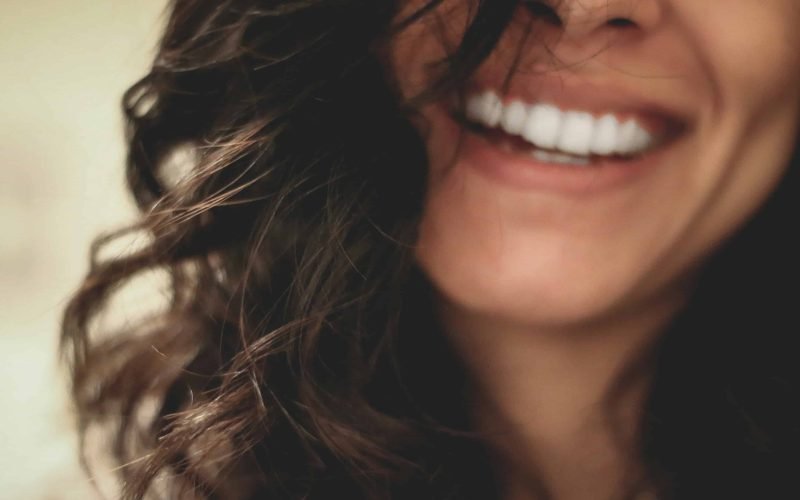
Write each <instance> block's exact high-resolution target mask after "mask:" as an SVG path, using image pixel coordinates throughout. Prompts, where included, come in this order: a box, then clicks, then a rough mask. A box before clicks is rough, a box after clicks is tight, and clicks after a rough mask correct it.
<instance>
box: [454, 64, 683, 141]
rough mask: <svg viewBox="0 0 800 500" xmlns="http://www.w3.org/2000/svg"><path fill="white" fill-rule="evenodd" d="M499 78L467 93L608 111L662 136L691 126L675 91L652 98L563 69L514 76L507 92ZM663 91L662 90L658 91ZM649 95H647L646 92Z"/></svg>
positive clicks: (477, 84) (482, 82) (479, 82)
mask: <svg viewBox="0 0 800 500" xmlns="http://www.w3.org/2000/svg"><path fill="white" fill-rule="evenodd" d="M503 88H504V87H503V83H502V80H500V81H497V82H494V81H492V80H490V79H482V80H476V81H474V82H472V83H471V84H470V85H468V86H467V87H466V89H465V90H466V95H470V94H472V93H473V92H481V91H485V90H493V91H496V92H498V93H499V94H500V95H501V96H502V98H503V100H504V101H506V102H509V101H512V100H515V99H516V100H520V101H522V102H525V103H528V104H536V103H547V104H552V105H555V106H557V107H558V108H560V109H562V110H565V111H567V110H575V111H584V112H589V113H592V114H595V115H597V116H600V115H603V114H607V113H611V114H614V115H617V116H619V117H620V118H635V119H637V120H638V121H640V122H641V123H642V124H643V125H644V126H646V127H647V128H648V129H651V130H653V131H655V132H659V133H660V134H664V135H673V134H677V133H678V132H680V131H683V130H685V129H686V128H688V127H689V126H690V124H691V123H692V120H693V113H695V112H696V108H694V109H693V108H692V107H691V102H690V101H689V100H687V99H681V98H680V97H679V96H678V95H677V93H671V94H670V95H667V96H666V97H665V98H661V99H655V98H653V97H652V95H653V92H649V91H648V90H647V89H641V88H630V87H629V86H624V85H620V84H618V83H613V82H599V81H591V80H587V79H584V78H578V77H573V76H570V75H568V74H564V73H563V72H559V73H557V74H544V75H537V76H536V77H533V78H514V79H512V82H511V84H510V85H509V86H508V88H507V89H506V91H505V92H504V91H503ZM659 93H660V94H664V92H663V91H661V92H659ZM648 94H649V95H648Z"/></svg>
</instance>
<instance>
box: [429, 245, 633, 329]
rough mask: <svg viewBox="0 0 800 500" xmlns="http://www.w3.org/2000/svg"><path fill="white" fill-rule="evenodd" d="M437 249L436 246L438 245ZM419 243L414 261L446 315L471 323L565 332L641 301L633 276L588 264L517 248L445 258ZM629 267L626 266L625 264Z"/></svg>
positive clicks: (617, 268) (618, 269) (452, 254)
mask: <svg viewBox="0 0 800 500" xmlns="http://www.w3.org/2000/svg"><path fill="white" fill-rule="evenodd" d="M439 243H441V242H439ZM439 250H444V249H443V248H442V246H437V245H434V244H431V245H427V244H425V241H424V240H423V241H422V242H421V245H420V246H419V250H418V252H417V261H418V263H419V265H420V267H421V268H422V269H423V271H424V272H425V274H426V275H427V276H428V278H429V280H430V281H431V283H432V285H433V287H434V288H435V289H436V290H437V291H438V294H439V297H440V300H441V301H442V302H443V303H444V304H446V305H447V306H448V307H449V308H450V309H452V310H454V311H458V312H459V314H463V315H466V316H468V317H471V318H483V319H487V320H489V319H491V320H492V321H494V322H499V323H503V324H509V325H516V326H519V327H525V328H544V327H546V328H570V327H578V326H581V325H587V324H591V323H594V322H596V321H600V320H602V319H603V318H604V317H607V316H610V315H613V314H615V313H618V312H620V311H621V310H622V309H624V308H625V304H631V303H634V302H637V301H638V300H646V299H645V296H644V294H643V293H642V294H641V295H640V290H639V286H640V284H639V280H637V279H636V277H635V273H634V272H633V270H632V269H631V268H630V266H629V267H628V269H622V268H621V267H620V265H619V264H617V265H616V266H615V265H614V264H611V265H605V266H603V265H602V264H601V263H599V262H598V261H595V260H593V259H585V260H577V261H569V260H564V259H565V258H567V259H568V257H569V256H562V255H557V254H558V253H559V252H558V251H557V249H554V250H553V251H552V252H543V251H542V248H541V247H540V248H538V249H530V248H528V249H527V250H529V251H526V249H525V248H520V249H518V250H517V251H516V252H508V253H507V254H506V255H505V256H503V257H500V256H499V255H498V254H497V253H495V252H491V251H489V252H486V253H484V254H483V255H480V254H479V253H480V250H485V248H484V249H481V248H474V249H473V251H472V252H468V251H462V252H459V253H455V252H448V251H446V250H444V251H442V252H440V251H439ZM628 264H630V263H628Z"/></svg>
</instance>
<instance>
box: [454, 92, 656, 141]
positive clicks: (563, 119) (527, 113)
mask: <svg viewBox="0 0 800 500" xmlns="http://www.w3.org/2000/svg"><path fill="white" fill-rule="evenodd" d="M466 104H467V108H466V116H467V118H468V119H469V120H472V121H475V122H477V123H479V124H481V125H484V126H486V127H490V128H494V127H498V126H500V127H501V128H502V129H503V130H504V131H506V132H507V133H509V134H512V135H517V136H521V137H522V138H524V139H525V140H526V141H528V142H530V143H532V144H533V145H535V146H537V147H539V148H543V149H554V150H558V151H562V152H565V153H569V154H573V155H580V156H588V155H590V154H595V155H613V154H618V155H626V156H628V155H634V154H637V153H641V152H643V151H645V150H647V149H649V148H650V147H652V146H653V145H654V144H655V142H656V140H655V137H653V135H652V134H651V133H650V132H648V131H647V130H646V129H645V128H644V127H642V126H641V125H640V124H639V123H638V122H637V121H636V120H635V119H633V118H631V119H628V120H626V121H620V120H619V119H618V118H617V117H616V116H614V115H613V114H610V113H609V114H605V115H602V116H600V117H599V118H598V117H595V116H594V115H592V114H591V113H588V112H583V111H562V110H560V109H559V108H557V107H555V106H553V105H550V104H534V105H526V104H525V103H523V102H521V101H512V102H510V103H503V101H502V99H501V98H500V96H498V95H497V93H495V92H493V91H490V90H489V91H485V92H483V93H481V94H476V95H472V96H470V97H469V98H468V99H467V103H466Z"/></svg>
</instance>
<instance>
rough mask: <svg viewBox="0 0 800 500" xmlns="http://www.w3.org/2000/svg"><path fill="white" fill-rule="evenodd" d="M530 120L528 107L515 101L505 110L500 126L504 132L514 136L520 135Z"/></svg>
mask: <svg viewBox="0 0 800 500" xmlns="http://www.w3.org/2000/svg"><path fill="white" fill-rule="evenodd" d="M527 119H528V107H527V106H525V104H523V103H522V102H520V101H514V102H512V103H511V104H509V105H508V106H506V107H505V109H504V110H503V118H502V119H501V120H500V124H501V125H502V126H503V130H505V131H506V132H508V133H509V134H512V135H520V134H521V133H522V129H523V128H524V127H525V121H526V120H527Z"/></svg>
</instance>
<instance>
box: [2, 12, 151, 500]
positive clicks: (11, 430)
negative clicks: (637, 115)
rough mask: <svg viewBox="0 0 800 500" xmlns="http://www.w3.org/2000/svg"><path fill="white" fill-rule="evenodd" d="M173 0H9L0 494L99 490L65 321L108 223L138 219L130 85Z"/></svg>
mask: <svg viewBox="0 0 800 500" xmlns="http://www.w3.org/2000/svg"><path fill="white" fill-rule="evenodd" d="M164 4H165V0H2V7H0V231H1V232H0V380H2V384H1V385H0V409H1V410H2V411H0V450H2V452H1V453H0V499H2V500H5V499H11V500H18V499H19V500H40V499H59V500H60V499H67V500H72V499H90V498H94V496H93V494H92V489H91V488H90V487H89V485H88V482H87V481H86V479H85V478H84V476H83V474H82V472H81V471H80V468H79V466H78V463H77V460H76V439H75V437H74V435H73V432H72V428H73V419H72V416H71V414H70V412H69V407H68V403H67V399H66V396H65V388H66V380H65V378H64V376H63V371H62V369H61V367H59V364H58V357H57V353H56V345H57V338H58V323H59V320H60V315H61V310H62V308H63V305H64V303H65V300H66V297H67V296H68V295H69V293H70V291H71V290H72V289H74V287H75V286H76V285H77V284H78V282H79V280H80V279H81V277H82V275H83V274H84V272H85V271H86V267H87V257H88V246H89V243H90V241H91V240H92V238H93V237H94V236H96V235H97V234H99V233H100V232H103V231H107V230H110V229H113V228H115V227H118V226H120V225H122V224H124V223H125V222H128V221H130V220H131V218H132V215H133V208H132V207H133V205H132V203H131V201H130V199H129V198H128V196H127V194H126V192H125V189H124V180H123V158H124V150H123V143H122V118H121V113H120V111H119V110H120V105H119V102H120V99H121V95H122V93H123V92H124V90H125V88H126V87H127V86H128V85H130V84H131V83H133V82H134V81H135V80H136V79H138V78H139V77H140V76H142V75H143V74H144V72H145V70H146V68H147V66H148V64H149V59H150V58H151V57H152V54H153V48H154V45H155V42H156V38H157V37H158V34H159V28H160V26H161V24H162V22H163V18H162V11H163V6H164Z"/></svg>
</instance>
